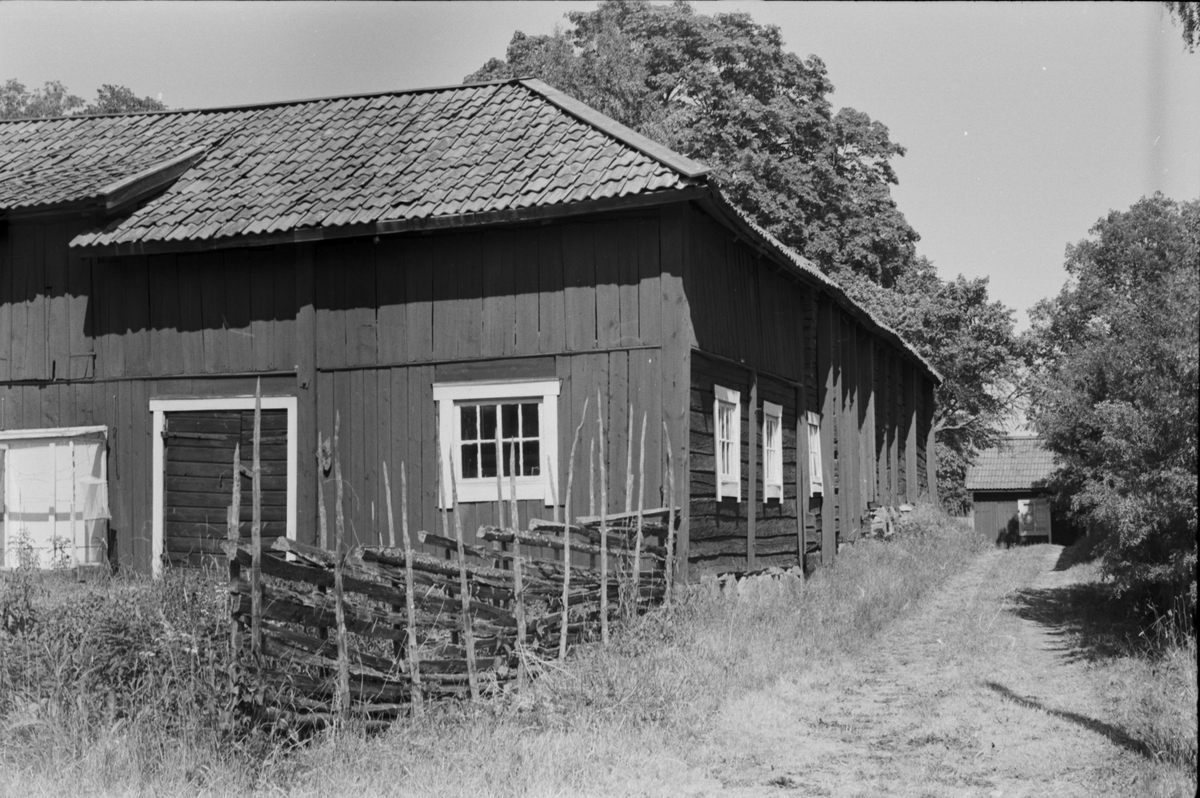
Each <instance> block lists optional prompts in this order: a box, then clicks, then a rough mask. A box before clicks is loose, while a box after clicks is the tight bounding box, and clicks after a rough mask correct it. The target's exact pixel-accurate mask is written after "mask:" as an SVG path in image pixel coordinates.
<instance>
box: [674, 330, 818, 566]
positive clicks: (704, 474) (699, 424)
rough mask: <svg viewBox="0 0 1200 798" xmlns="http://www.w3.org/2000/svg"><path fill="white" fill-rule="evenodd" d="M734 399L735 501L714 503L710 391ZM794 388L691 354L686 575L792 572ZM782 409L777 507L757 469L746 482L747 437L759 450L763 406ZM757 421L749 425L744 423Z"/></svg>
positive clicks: (795, 544) (796, 559) (795, 540)
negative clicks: (737, 399)
mask: <svg viewBox="0 0 1200 798" xmlns="http://www.w3.org/2000/svg"><path fill="white" fill-rule="evenodd" d="M755 384H757V392H756V393H757V397H758V408H757V411H758V412H757V413H755V414H751V412H750V411H751V407H750V397H751V393H752V392H751V387H752V386H754V385H755ZM714 385H720V386H722V387H724V388H729V389H731V390H736V391H739V392H740V393H741V399H742V408H741V412H742V418H741V426H742V429H741V433H742V434H741V447H740V450H741V459H742V464H741V477H742V479H741V501H734V500H733V499H731V498H726V499H721V500H720V501H718V500H717V498H716V468H717V465H716V451H715V430H714V427H713V425H714V419H713V400H714V392H713V386H714ZM797 395H798V389H797V388H796V387H795V386H792V385H788V384H787V383H784V382H781V381H780V380H778V379H773V378H771V377H768V376H765V375H759V374H756V373H754V372H752V371H750V370H748V369H745V368H742V367H739V366H736V365H733V364H730V363H726V362H724V361H721V360H717V359H715V358H712V357H708V356H706V355H705V354H704V353H702V352H694V353H693V354H692V379H691V397H692V399H691V418H690V421H689V429H690V432H689V448H690V451H691V457H690V460H689V466H690V474H689V481H690V489H691V490H690V496H691V499H690V507H691V515H690V518H691V520H690V539H691V547H690V550H689V562H690V564H691V566H692V567H693V569H694V570H695V571H696V572H698V573H702V572H705V571H708V572H714V573H720V572H724V571H745V570H747V569H748V568H751V567H753V568H766V567H770V566H782V567H791V566H794V565H799V564H800V562H801V560H800V549H799V537H798V527H797V516H798V514H799V512H800V505H799V504H798V502H797V497H798V484H797V483H798V480H799V478H800V472H799V471H798V468H797V459H798V449H797V436H796V407H797ZM764 401H766V402H772V403H774V404H778V405H781V406H782V407H783V422H782V423H783V430H782V432H783V453H782V454H783V500H782V501H780V500H778V499H771V500H770V501H764V499H763V479H762V473H763V470H762V468H761V466H760V467H759V468H758V469H756V478H755V479H754V480H753V481H751V479H750V468H749V465H750V463H749V451H750V445H749V444H750V440H751V436H753V437H754V439H755V441H756V447H757V448H756V450H757V451H758V452H762V451H763V446H762V403H763V402H764ZM752 418H753V419H756V420H755V421H754V422H752V421H751V419H752ZM751 508H753V510H754V513H755V515H754V541H753V551H754V562H753V565H751V562H750V556H749V555H750V551H751V549H750V544H749V540H750V511H751Z"/></svg>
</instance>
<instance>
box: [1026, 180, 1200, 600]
mask: <svg viewBox="0 0 1200 798" xmlns="http://www.w3.org/2000/svg"><path fill="white" fill-rule="evenodd" d="M1066 269H1067V273H1068V275H1069V278H1068V282H1067V285H1066V286H1065V287H1064V288H1063V289H1062V292H1061V293H1060V294H1059V295H1058V296H1057V297H1055V298H1053V299H1049V300H1043V301H1042V302H1041V303H1039V304H1038V306H1037V307H1036V308H1035V310H1034V314H1033V316H1034V330H1033V337H1034V340H1035V342H1036V344H1037V346H1038V352H1037V355H1038V357H1037V368H1036V370H1035V372H1034V375H1035V379H1034V381H1033V382H1034V387H1035V393H1034V395H1033V404H1032V411H1033V412H1032V419H1033V422H1034V424H1035V426H1036V427H1037V429H1038V431H1039V432H1040V433H1041V434H1042V435H1043V436H1044V437H1045V439H1046V442H1047V444H1048V445H1049V447H1050V448H1051V449H1052V450H1053V451H1054V452H1055V453H1057V455H1058V456H1059V459H1060V461H1061V463H1062V473H1061V476H1060V481H1061V483H1062V484H1063V485H1064V486H1066V487H1068V488H1070V489H1071V490H1072V493H1073V495H1072V497H1071V506H1072V511H1073V513H1074V514H1075V515H1076V516H1077V518H1078V519H1079V520H1080V521H1082V522H1084V523H1085V524H1087V525H1088V526H1089V528H1090V529H1092V530H1094V531H1096V532H1097V533H1099V535H1100V536H1101V541H1102V551H1103V554H1104V566H1105V569H1106V571H1107V572H1108V573H1109V574H1110V575H1112V576H1114V577H1116V578H1117V579H1118V581H1119V584H1120V585H1121V586H1123V587H1125V588H1133V587H1138V586H1144V585H1151V584H1160V585H1161V584H1168V585H1174V586H1175V587H1176V588H1182V587H1185V586H1188V590H1187V592H1188V594H1189V595H1190V604H1191V607H1192V608H1193V609H1194V608H1195V602H1196V484H1197V481H1196V479H1197V468H1196V457H1197V451H1196V430H1197V422H1198V418H1197V397H1198V396H1200V377H1198V364H1200V340H1198V336H1197V330H1198V329H1200V275H1198V270H1200V200H1194V201H1191V202H1184V203H1176V202H1174V201H1173V200H1170V199H1167V198H1166V197H1164V196H1163V195H1161V194H1155V195H1154V196H1152V197H1146V198H1143V199H1141V200H1139V201H1138V202H1137V203H1135V204H1134V205H1133V206H1132V207H1131V208H1130V209H1129V210H1128V211H1123V212H1116V211H1114V212H1111V213H1109V214H1108V216H1107V217H1105V218H1103V219H1101V220H1100V221H1098V222H1097V223H1096V225H1095V226H1094V227H1092V229H1091V237H1090V238H1088V239H1084V240H1083V241H1081V242H1079V243H1078V244H1076V245H1074V246H1072V247H1069V248H1068V250H1067V259H1066Z"/></svg>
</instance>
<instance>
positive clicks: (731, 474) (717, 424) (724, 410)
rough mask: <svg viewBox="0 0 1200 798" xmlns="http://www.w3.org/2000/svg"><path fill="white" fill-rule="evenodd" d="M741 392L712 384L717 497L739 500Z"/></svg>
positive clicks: (740, 486)
mask: <svg viewBox="0 0 1200 798" xmlns="http://www.w3.org/2000/svg"><path fill="white" fill-rule="evenodd" d="M741 419H742V395H741V393H739V392H738V391H732V390H730V389H728V388H722V387H721V386H720V385H714V386H713V437H714V452H713V454H714V456H715V459H716V465H717V498H718V499H727V498H731V499H736V500H737V501H741V500H742V454H741V441H742V428H741Z"/></svg>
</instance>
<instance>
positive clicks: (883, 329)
mask: <svg viewBox="0 0 1200 798" xmlns="http://www.w3.org/2000/svg"><path fill="white" fill-rule="evenodd" d="M701 204H702V205H703V206H704V207H706V208H707V209H709V210H710V212H711V211H714V210H715V211H716V212H717V213H718V214H719V215H720V217H721V218H722V219H724V220H725V221H726V222H728V223H729V224H730V225H731V226H732V227H734V228H735V229H736V230H737V231H738V232H740V233H741V234H742V235H743V236H744V237H745V238H747V239H750V240H751V241H753V242H754V243H755V244H756V245H757V246H758V248H759V251H760V252H762V253H764V254H767V255H769V256H771V260H772V261H774V262H775V263H777V264H779V265H780V266H781V267H782V268H783V269H784V270H786V271H787V272H788V273H790V274H792V275H794V276H795V277H797V278H798V279H800V280H802V281H804V282H807V283H808V284H810V285H814V286H816V287H818V288H820V289H822V290H824V291H826V292H827V293H829V294H830V296H832V297H833V298H834V300H835V301H837V303H838V304H839V305H841V306H842V307H843V308H845V309H846V310H848V311H850V314H851V315H852V316H854V317H855V318H857V319H858V320H859V321H861V322H862V323H863V325H864V326H865V327H866V328H867V329H869V330H871V331H872V332H874V333H875V334H877V335H879V336H880V337H881V338H884V339H885V340H887V341H889V342H891V343H892V344H894V345H895V346H896V347H897V348H899V349H900V351H901V352H903V353H904V354H906V355H908V357H909V358H910V359H911V360H912V361H913V363H915V364H916V365H917V367H918V368H920V369H921V370H922V371H924V372H925V373H926V374H927V375H929V377H930V379H932V380H933V383H934V385H935V386H936V385H941V384H942V382H943V380H944V378H943V377H942V375H941V373H940V372H938V370H937V369H935V368H934V367H933V365H932V364H931V363H929V361H927V360H926V359H925V358H924V357H922V356H921V354H920V353H919V352H918V351H917V350H916V349H915V348H914V347H913V346H912V345H911V344H910V343H908V341H905V340H904V338H903V337H902V336H901V335H900V334H899V333H897V332H896V331H895V330H893V329H891V328H890V327H888V326H887V325H886V324H884V323H883V322H881V321H879V320H878V319H876V318H875V317H874V316H873V315H871V312H870V311H868V310H867V309H866V308H864V307H862V306H861V305H859V304H858V303H857V302H855V301H854V300H853V299H851V298H850V296H849V295H848V294H847V293H846V292H845V291H844V290H843V289H842V287H841V286H839V285H838V284H837V283H836V282H834V281H833V280H832V279H831V278H830V277H829V276H828V275H826V274H824V273H823V272H821V271H820V269H818V268H817V266H816V265H815V264H812V262H811V261H809V260H808V259H807V258H805V257H804V256H803V255H800V254H798V253H796V252H793V251H792V250H790V249H787V248H786V247H784V246H783V244H781V243H779V242H778V241H775V240H774V239H773V238H771V237H769V236H766V235H763V234H762V233H761V232H760V231H758V230H756V229H755V228H754V227H753V226H752V225H750V224H748V223H747V222H746V220H745V219H743V218H742V216H741V214H740V213H738V212H737V210H736V209H735V208H734V206H733V204H732V203H731V202H730V201H729V200H728V199H727V198H726V197H725V195H724V194H722V193H721V192H720V190H718V189H717V188H715V187H714V188H710V189H709V190H708V191H706V192H705V194H704V197H703V200H702V201H701ZM794 258H798V259H800V260H803V261H804V262H806V263H809V264H810V266H811V269H803V268H801V267H799V266H798V265H797V264H796V263H795V260H794Z"/></svg>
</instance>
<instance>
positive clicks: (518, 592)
mask: <svg viewBox="0 0 1200 798" xmlns="http://www.w3.org/2000/svg"><path fill="white" fill-rule="evenodd" d="M508 512H509V523H511V524H512V531H513V544H512V545H513V560H512V563H513V613H514V614H515V615H516V620H517V643H516V654H517V693H518V694H520V693H524V692H525V596H524V595H523V593H524V585H522V584H521V582H522V579H521V577H522V574H521V569H522V567H523V566H522V563H521V538H520V537H519V535H518V530H519V529H520V528H521V518H520V515H519V513H518V510H517V447H516V446H514V447H512V449H510V450H509V468H508Z"/></svg>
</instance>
